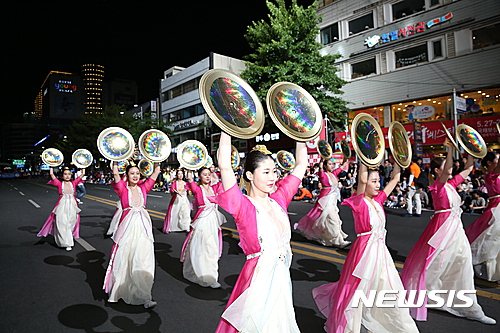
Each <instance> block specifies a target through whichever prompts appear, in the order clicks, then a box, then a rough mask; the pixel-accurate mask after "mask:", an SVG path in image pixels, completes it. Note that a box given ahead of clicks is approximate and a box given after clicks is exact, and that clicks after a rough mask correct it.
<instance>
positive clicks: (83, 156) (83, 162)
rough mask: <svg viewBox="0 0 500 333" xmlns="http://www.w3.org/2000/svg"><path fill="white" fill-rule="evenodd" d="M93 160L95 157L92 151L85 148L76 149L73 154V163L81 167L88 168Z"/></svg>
mask: <svg viewBox="0 0 500 333" xmlns="http://www.w3.org/2000/svg"><path fill="white" fill-rule="evenodd" d="M93 160H94V158H93V157H92V153H91V152H90V151H88V150H87V149H83V148H82V149H77V150H75V152H74V153H73V156H72V157H71V163H73V164H74V165H75V166H76V167H78V168H80V169H83V168H88V167H89V166H90V165H91V164H92V161H93Z"/></svg>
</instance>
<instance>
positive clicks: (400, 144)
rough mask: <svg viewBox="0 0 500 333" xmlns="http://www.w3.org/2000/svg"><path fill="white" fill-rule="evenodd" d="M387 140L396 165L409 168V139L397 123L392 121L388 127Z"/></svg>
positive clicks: (410, 156)
mask: <svg viewBox="0 0 500 333" xmlns="http://www.w3.org/2000/svg"><path fill="white" fill-rule="evenodd" d="M388 139H389V148H390V149H391V152H392V156H394V160H395V161H396V163H397V164H399V166H400V167H402V168H407V167H409V166H410V164H411V158H412V150H411V144H410V138H409V137H408V133H407V132H406V129H405V128H404V127H403V125H402V124H401V123H400V122H399V121H393V122H392V123H391V125H390V126H389V135H388Z"/></svg>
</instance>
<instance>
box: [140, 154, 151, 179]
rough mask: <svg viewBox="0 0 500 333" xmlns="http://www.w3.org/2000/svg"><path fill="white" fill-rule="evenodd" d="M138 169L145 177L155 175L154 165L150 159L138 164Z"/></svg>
mask: <svg viewBox="0 0 500 333" xmlns="http://www.w3.org/2000/svg"><path fill="white" fill-rule="evenodd" d="M137 167H138V168H139V172H140V173H141V175H143V176H146V177H149V176H151V175H152V174H153V169H154V164H153V162H152V161H150V160H148V159H145V158H143V159H142V160H140V161H139V163H138V164H137Z"/></svg>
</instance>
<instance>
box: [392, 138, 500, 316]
mask: <svg viewBox="0 0 500 333" xmlns="http://www.w3.org/2000/svg"><path fill="white" fill-rule="evenodd" d="M444 145H445V146H446V147H448V155H447V157H446V160H445V159H443V158H440V157H438V158H434V159H433V160H432V161H431V174H432V176H433V177H434V179H435V182H434V183H433V184H432V185H431V186H429V190H430V191H431V193H432V199H433V202H434V209H435V213H434V215H433V216H432V219H431V221H430V222H429V224H428V225H427V227H426V228H425V230H424V232H423V234H422V236H420V239H419V240H418V241H417V243H416V244H415V246H414V247H413V249H412V250H411V251H410V254H409V255H408V257H407V258H406V261H405V264H404V267H403V272H402V273H401V279H402V280H403V284H404V286H405V289H406V290H418V291H419V292H420V291H425V290H427V291H430V290H455V291H459V290H474V289H475V288H474V272H473V269H472V256H471V250H470V245H469V241H468V240H467V237H466V236H465V232H464V228H463V226H462V220H461V215H462V210H461V209H460V203H461V199H460V196H459V195H458V193H457V191H456V187H457V186H458V185H460V184H461V183H462V182H463V180H464V178H465V177H467V175H468V174H469V173H470V172H471V170H472V166H473V165H474V159H473V157H472V156H470V155H469V158H468V159H467V164H466V165H465V167H464V170H463V171H462V172H460V173H459V174H457V175H456V176H455V177H453V178H452V179H450V177H451V175H452V170H453V149H454V145H453V144H452V143H451V141H449V140H448V139H446V140H445V142H444ZM468 297H470V298H472V299H473V304H472V306H470V307H455V306H453V305H454V304H463V301H461V300H459V299H457V298H456V297H454V299H453V302H452V304H453V305H452V306H447V304H448V302H446V303H445V305H443V306H442V307H440V308H439V309H441V310H446V311H448V312H449V313H451V314H454V315H456V316H458V317H466V318H468V319H472V320H478V321H480V322H482V323H485V324H495V323H496V322H495V320H494V319H492V318H490V317H487V316H486V315H485V314H484V312H483V310H482V309H481V306H480V305H479V304H478V303H477V298H476V295H475V294H468ZM446 300H447V298H446ZM426 303H427V302H424V304H423V305H422V306H421V307H420V308H411V314H412V316H413V317H414V318H415V319H416V320H427V308H426V305H427V304H426ZM429 304H430V302H429Z"/></svg>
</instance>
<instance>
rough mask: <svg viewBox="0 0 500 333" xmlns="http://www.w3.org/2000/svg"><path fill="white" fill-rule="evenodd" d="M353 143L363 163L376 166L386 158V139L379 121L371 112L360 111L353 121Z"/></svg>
mask: <svg viewBox="0 0 500 333" xmlns="http://www.w3.org/2000/svg"><path fill="white" fill-rule="evenodd" d="M351 137H352V138H353V140H352V145H353V147H354V151H355V152H356V154H357V155H358V157H359V159H360V160H361V162H362V163H363V164H365V165H366V166H368V167H376V166H378V165H379V164H380V162H382V159H383V158H384V150H385V141H384V135H383V133H382V129H381V128H380V125H379V124H378V122H377V121H376V120H375V119H374V118H373V117H372V116H370V115H369V114H366V113H360V114H358V115H357V116H356V117H355V118H354V120H353V121H352V127H351Z"/></svg>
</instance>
